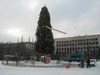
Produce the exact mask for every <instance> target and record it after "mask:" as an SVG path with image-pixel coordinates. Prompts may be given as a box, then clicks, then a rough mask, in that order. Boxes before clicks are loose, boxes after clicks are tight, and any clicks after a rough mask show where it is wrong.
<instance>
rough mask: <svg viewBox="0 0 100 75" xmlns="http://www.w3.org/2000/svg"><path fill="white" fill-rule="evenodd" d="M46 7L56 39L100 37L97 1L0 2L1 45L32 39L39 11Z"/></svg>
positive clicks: (25, 0)
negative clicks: (96, 35)
mask: <svg viewBox="0 0 100 75" xmlns="http://www.w3.org/2000/svg"><path fill="white" fill-rule="evenodd" d="M45 4H46V6H47V8H48V11H49V13H50V16H51V25H52V27H53V28H55V29H58V30H60V31H63V32H66V33H67V34H66V35H65V34H62V33H59V32H56V31H53V35H54V37H55V38H59V37H69V36H79V35H86V34H87V35H92V34H99V33H100V0H0V42H17V40H18V39H19V41H20V38H21V37H22V36H23V39H24V41H28V38H29V37H30V38H31V39H32V38H33V39H35V32H36V28H37V21H38V18H39V14H40V11H41V8H42V7H43V6H44V5H45Z"/></svg>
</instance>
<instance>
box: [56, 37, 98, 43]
mask: <svg viewBox="0 0 100 75" xmlns="http://www.w3.org/2000/svg"><path fill="white" fill-rule="evenodd" d="M97 41H98V38H93V39H80V40H71V41H58V42H57V44H59V43H62V44H63V43H73V42H74V43H76V42H97Z"/></svg>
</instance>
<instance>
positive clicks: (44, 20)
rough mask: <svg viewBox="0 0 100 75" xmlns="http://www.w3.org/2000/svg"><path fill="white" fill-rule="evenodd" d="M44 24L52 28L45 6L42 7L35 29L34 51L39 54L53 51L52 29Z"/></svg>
mask: <svg viewBox="0 0 100 75" xmlns="http://www.w3.org/2000/svg"><path fill="white" fill-rule="evenodd" d="M46 26H48V27H50V28H52V26H51V24H50V14H49V11H48V9H47V7H46V6H44V7H42V9H41V12H40V16H39V20H38V26H37V31H36V42H35V49H36V52H38V53H41V54H43V55H44V54H52V53H53V52H54V38H53V33H52V30H50V29H48V28H47V27H46Z"/></svg>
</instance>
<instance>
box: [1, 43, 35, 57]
mask: <svg viewBox="0 0 100 75" xmlns="http://www.w3.org/2000/svg"><path fill="white" fill-rule="evenodd" d="M1 50H2V53H0V55H1V54H2V56H1V57H3V56H4V55H17V56H19V57H24V58H26V57H28V58H29V57H30V56H32V55H33V53H34V43H33V42H17V43H1V44H0V51H1Z"/></svg>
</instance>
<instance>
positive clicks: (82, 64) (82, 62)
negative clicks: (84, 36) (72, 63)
mask: <svg viewBox="0 0 100 75" xmlns="http://www.w3.org/2000/svg"><path fill="white" fill-rule="evenodd" d="M81 67H82V68H84V59H82V60H81Z"/></svg>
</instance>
